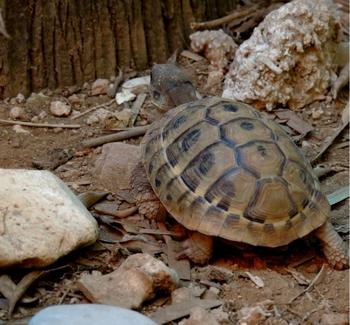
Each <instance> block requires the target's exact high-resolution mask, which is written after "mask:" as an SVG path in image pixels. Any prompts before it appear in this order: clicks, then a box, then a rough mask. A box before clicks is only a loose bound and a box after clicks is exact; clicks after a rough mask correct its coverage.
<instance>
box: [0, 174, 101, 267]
mask: <svg viewBox="0 0 350 325" xmlns="http://www.w3.org/2000/svg"><path fill="white" fill-rule="evenodd" d="M0 184H1V185H0V197H1V198H2V199H1V200H0V267H9V266H20V267H44V266H47V265H49V264H51V263H53V262H55V261H56V260H57V259H58V258H60V257H62V256H64V255H66V254H68V253H69V252H71V251H73V250H75V249H77V248H79V247H82V246H85V245H89V244H92V243H94V242H95V241H96V240H97V238H98V226H97V222H96V220H95V219H94V218H93V217H92V216H91V214H90V213H89V211H88V210H87V209H86V208H85V206H84V205H83V204H82V203H81V202H80V201H79V199H78V198H77V197H76V196H75V195H74V194H73V192H71V190H70V189H69V188H68V187H67V186H66V185H65V184H64V183H63V182H62V181H61V180H60V179H59V178H58V177H56V176H55V175H54V174H52V173H50V172H48V171H37V170H22V169H0Z"/></svg>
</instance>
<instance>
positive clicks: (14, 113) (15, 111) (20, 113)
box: [9, 106, 25, 120]
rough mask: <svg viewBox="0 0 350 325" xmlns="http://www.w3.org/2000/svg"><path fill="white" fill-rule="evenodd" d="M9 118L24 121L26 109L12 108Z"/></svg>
mask: <svg viewBox="0 0 350 325" xmlns="http://www.w3.org/2000/svg"><path fill="white" fill-rule="evenodd" d="M9 116H10V118H12V119H14V120H23V119H24V117H25V111H24V108H23V107H19V106H14V107H12V108H11V110H10V113H9Z"/></svg>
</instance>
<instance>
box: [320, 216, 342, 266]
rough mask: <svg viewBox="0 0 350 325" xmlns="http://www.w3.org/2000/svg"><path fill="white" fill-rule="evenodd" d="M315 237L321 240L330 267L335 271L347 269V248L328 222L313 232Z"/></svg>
mask: <svg viewBox="0 0 350 325" xmlns="http://www.w3.org/2000/svg"><path fill="white" fill-rule="evenodd" d="M315 235H316V236H317V237H318V238H319V239H320V240H321V242H322V246H323V252H324V255H325V256H326V258H327V260H328V262H329V264H330V265H332V267H334V268H335V269H337V270H342V269H344V268H348V267H349V251H348V247H347V246H346V244H345V243H344V242H343V240H342V239H341V237H340V236H339V235H338V233H337V232H336V231H335V230H334V228H333V226H332V225H331V224H330V223H329V222H325V223H324V225H322V226H321V227H320V228H318V229H317V230H315Z"/></svg>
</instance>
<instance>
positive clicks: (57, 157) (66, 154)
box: [32, 148, 74, 170]
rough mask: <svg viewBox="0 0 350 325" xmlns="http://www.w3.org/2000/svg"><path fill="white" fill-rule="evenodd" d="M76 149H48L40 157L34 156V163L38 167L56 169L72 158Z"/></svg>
mask: <svg viewBox="0 0 350 325" xmlns="http://www.w3.org/2000/svg"><path fill="white" fill-rule="evenodd" d="M73 156H74V151H73V150H72V149H66V148H53V149H48V150H47V151H46V153H44V154H42V155H41V157H40V158H33V160H32V164H33V166H34V167H35V168H37V169H46V170H54V169H56V168H57V167H58V166H61V165H63V164H65V163H66V162H67V161H69V160H70V159H72V158H73Z"/></svg>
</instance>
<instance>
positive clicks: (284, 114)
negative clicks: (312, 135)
mask: <svg viewBox="0 0 350 325" xmlns="http://www.w3.org/2000/svg"><path fill="white" fill-rule="evenodd" d="M275 114H276V115H277V117H278V118H279V119H282V120H284V119H286V120H287V125H288V126H289V127H291V128H292V129H293V130H295V131H297V132H298V133H300V134H307V133H309V132H311V131H312V130H313V127H312V126H311V125H310V124H309V123H307V122H305V121H304V120H303V119H301V118H300V117H299V116H298V115H297V114H296V113H294V112H293V111H291V110H287V109H284V110H277V111H275Z"/></svg>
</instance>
